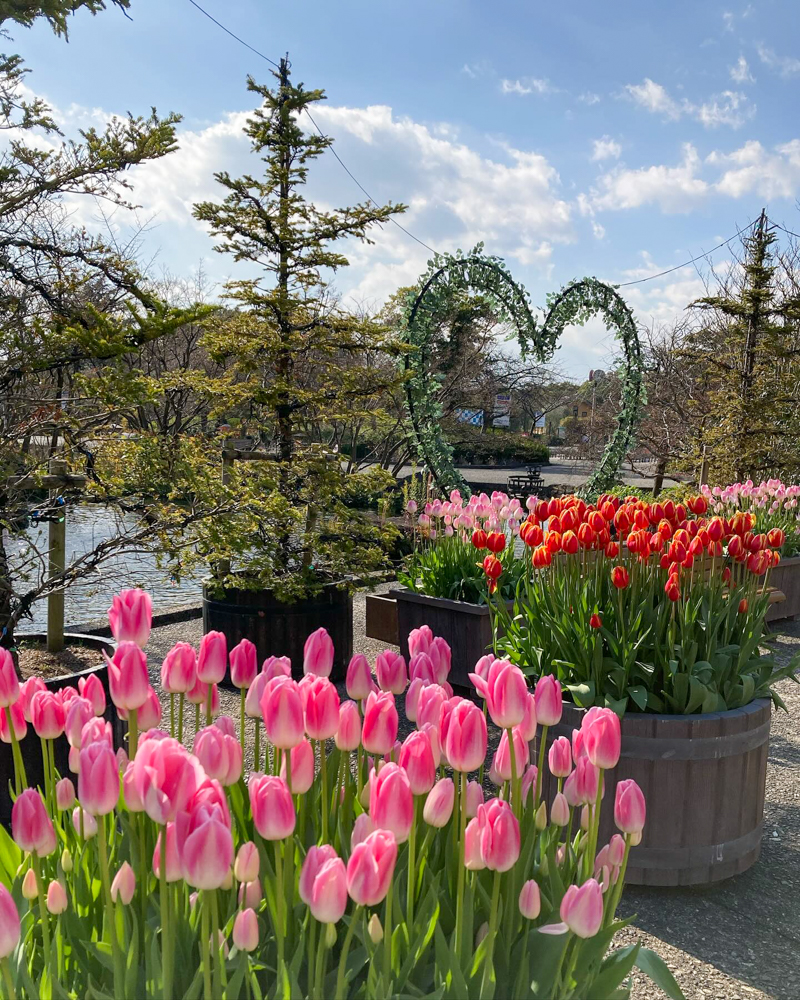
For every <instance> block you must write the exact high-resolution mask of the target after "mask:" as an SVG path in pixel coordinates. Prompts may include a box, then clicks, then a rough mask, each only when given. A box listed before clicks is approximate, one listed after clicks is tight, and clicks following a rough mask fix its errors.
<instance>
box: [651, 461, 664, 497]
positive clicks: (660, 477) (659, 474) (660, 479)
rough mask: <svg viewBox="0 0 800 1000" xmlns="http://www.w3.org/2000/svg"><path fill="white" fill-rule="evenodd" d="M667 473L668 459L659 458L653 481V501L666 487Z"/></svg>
mask: <svg viewBox="0 0 800 1000" xmlns="http://www.w3.org/2000/svg"><path fill="white" fill-rule="evenodd" d="M666 471H667V460H666V458H664V457H663V456H662V457H659V459H658V461H657V462H656V476H655V479H654V480H653V499H655V498H656V497H657V496H658V494H659V493H660V492H661V490H662V489H663V487H664V473H665V472H666Z"/></svg>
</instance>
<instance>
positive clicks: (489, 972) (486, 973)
mask: <svg viewBox="0 0 800 1000" xmlns="http://www.w3.org/2000/svg"><path fill="white" fill-rule="evenodd" d="M499 900H500V872H498V871H496V872H495V873H494V882H493V884H492V908H491V910H490V912H489V935H488V937H489V941H488V944H487V945H486V959H485V965H484V967H483V982H482V983H481V997H484V996H487V995H488V992H489V991H488V986H489V983H490V982H491V980H492V978H493V977H494V939H495V935H496V933H497V904H498V902H499ZM509 905H510V904H509Z"/></svg>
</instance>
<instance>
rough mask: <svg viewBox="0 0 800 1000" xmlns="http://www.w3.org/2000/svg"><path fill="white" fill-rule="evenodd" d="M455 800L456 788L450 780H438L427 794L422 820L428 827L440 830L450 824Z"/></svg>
mask: <svg viewBox="0 0 800 1000" xmlns="http://www.w3.org/2000/svg"><path fill="white" fill-rule="evenodd" d="M455 798H456V787H455V785H454V783H453V779H452V778H440V779H439V780H438V781H437V782H436V784H435V785H434V786H433V788H432V789H431V790H430V791H429V792H428V797H427V798H426V799H425V806H424V808H423V810H422V818H423V819H424V820H425V822H426V823H427V824H428V826H433V827H436V828H437V829H441V828H442V827H444V826H447V824H448V823H449V822H450V817H451V816H452V815H453V805H454V803H455Z"/></svg>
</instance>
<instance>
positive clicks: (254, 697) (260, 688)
mask: <svg viewBox="0 0 800 1000" xmlns="http://www.w3.org/2000/svg"><path fill="white" fill-rule="evenodd" d="M276 676H283V677H286V676H287V675H286V674H282V675H277V674H276ZM272 679H273V678H272V677H270V676H269V675H268V674H265V673H260V674H259V675H258V676H257V677H256V679H255V680H254V681H253V683H252V684H251V685H250V687H249V688H248V689H247V695H246V697H245V701H244V714H245V715H246V716H247V717H248V719H260V718H261V699H262V698H263V697H264V691H265V690H266V687H267V684H269V682H270V681H271V680H272Z"/></svg>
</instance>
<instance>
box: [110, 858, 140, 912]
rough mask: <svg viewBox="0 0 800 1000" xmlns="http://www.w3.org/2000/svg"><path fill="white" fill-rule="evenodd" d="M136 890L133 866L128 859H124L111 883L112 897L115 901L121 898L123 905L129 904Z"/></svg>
mask: <svg viewBox="0 0 800 1000" xmlns="http://www.w3.org/2000/svg"><path fill="white" fill-rule="evenodd" d="M135 892H136V876H135V875H134V873H133V868H131V866H130V865H129V864H128V862H127V861H123V862H122V864H121V865H120V867H119V871H118V872H117V874H116V875H115V876H114V880H113V882H112V883H111V898H112V900H113V901H114V902H115V903H116V902H117V900H119V902H120V903H122V905H123V906H128V905H129V904H130V901H131V900H132V899H133V894H134V893H135Z"/></svg>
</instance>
